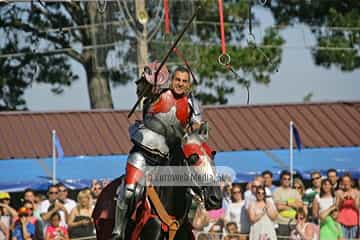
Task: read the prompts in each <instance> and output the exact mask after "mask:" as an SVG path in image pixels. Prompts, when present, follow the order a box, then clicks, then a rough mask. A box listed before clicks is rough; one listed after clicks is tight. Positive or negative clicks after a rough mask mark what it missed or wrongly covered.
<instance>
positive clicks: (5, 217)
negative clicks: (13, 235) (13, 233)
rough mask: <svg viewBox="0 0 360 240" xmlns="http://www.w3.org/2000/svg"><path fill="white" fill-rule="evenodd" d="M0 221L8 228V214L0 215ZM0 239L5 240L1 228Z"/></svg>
mask: <svg viewBox="0 0 360 240" xmlns="http://www.w3.org/2000/svg"><path fill="white" fill-rule="evenodd" d="M0 222H2V223H3V224H4V225H5V227H7V228H8V229H10V224H11V217H10V216H8V215H3V216H0ZM0 240H7V239H6V237H5V234H4V233H3V232H2V231H1V230H0Z"/></svg>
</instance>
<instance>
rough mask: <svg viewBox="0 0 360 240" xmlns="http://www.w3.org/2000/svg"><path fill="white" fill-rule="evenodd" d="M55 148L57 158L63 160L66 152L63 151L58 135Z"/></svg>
mask: <svg viewBox="0 0 360 240" xmlns="http://www.w3.org/2000/svg"><path fill="white" fill-rule="evenodd" d="M55 148H56V153H57V157H58V158H60V159H61V158H63V157H64V150H63V148H62V146H61V143H60V140H59V138H58V136H57V135H56V134H55Z"/></svg>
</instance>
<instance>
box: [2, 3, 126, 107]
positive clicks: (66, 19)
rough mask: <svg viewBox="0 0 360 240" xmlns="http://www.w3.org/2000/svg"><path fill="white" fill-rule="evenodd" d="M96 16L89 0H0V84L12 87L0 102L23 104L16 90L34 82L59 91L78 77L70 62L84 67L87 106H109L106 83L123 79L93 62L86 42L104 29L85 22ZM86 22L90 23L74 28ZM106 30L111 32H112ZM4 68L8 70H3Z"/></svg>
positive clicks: (113, 70)
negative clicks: (12, 0) (64, 0)
mask: <svg viewBox="0 0 360 240" xmlns="http://www.w3.org/2000/svg"><path fill="white" fill-rule="evenodd" d="M100 17H101V15H99V14H98V13H97V5H96V2H94V1H90V2H77V3H75V2H68V3H42V2H36V3H35V2H31V3H9V4H5V3H2V4H1V5H0V26H1V27H0V35H1V39H2V40H3V43H4V44H3V45H1V46H0V47H1V50H0V51H1V54H2V55H4V54H5V55H6V54H9V56H8V57H7V58H2V60H1V62H0V63H1V65H0V67H1V71H2V76H1V77H2V78H1V87H2V88H3V89H6V88H8V89H14V88H16V89H17V91H15V93H11V94H6V93H3V96H2V97H3V102H2V106H1V107H2V108H5V109H15V108H17V106H20V107H21V106H23V105H25V102H24V99H22V98H21V96H22V93H23V92H24V90H25V88H26V87H28V86H30V85H31V84H32V83H34V82H41V83H49V84H52V86H53V88H52V91H53V92H55V93H61V92H62V91H63V86H69V85H71V83H72V82H73V81H75V80H77V79H78V76H77V75H75V74H74V72H73V63H74V62H76V63H77V64H80V66H82V67H83V68H84V70H85V72H86V77H87V84H88V93H89V98H90V105H91V108H112V107H113V103H112V99H111V93H110V86H109V82H110V81H114V82H119V81H127V80H128V78H126V76H124V75H125V74H124V73H120V72H119V71H117V70H116V69H113V68H111V67H110V68H108V69H107V71H104V72H102V71H98V70H97V69H96V68H95V67H94V63H95V61H96V59H95V56H96V54H97V53H96V48H92V47H91V46H92V45H94V38H93V37H92V36H102V35H103V34H104V30H103V29H102V28H95V27H91V26H93V24H95V23H96V22H98V21H99V19H98V18H100ZM86 25H87V26H90V27H87V28H77V27H76V26H86ZM52 29H56V30H52ZM111 34H113V35H115V34H116V31H113V32H112V33H111ZM112 49H113V48H112ZM112 49H111V48H109V49H107V51H110V50H112ZM129 52H131V51H129ZM14 53H15V54H14ZM18 53H20V54H18ZM4 70H5V72H10V73H12V74H8V75H6V74H4V73H3V71H4ZM120 76H122V77H123V78H120ZM16 83H19V84H18V85H16ZM10 95H11V96H10ZM5 99H6V100H5Z"/></svg>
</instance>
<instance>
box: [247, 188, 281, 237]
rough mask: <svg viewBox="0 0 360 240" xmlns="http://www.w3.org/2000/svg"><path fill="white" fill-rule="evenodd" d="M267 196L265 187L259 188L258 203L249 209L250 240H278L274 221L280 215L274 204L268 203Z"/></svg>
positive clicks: (253, 203)
mask: <svg viewBox="0 0 360 240" xmlns="http://www.w3.org/2000/svg"><path fill="white" fill-rule="evenodd" d="M265 194H266V193H265V187H263V186H262V187H257V188H256V201H255V202H252V203H251V204H250V207H249V219H250V222H251V226H250V236H249V239H250V240H258V239H268V240H271V239H273V240H276V239H277V237H276V233H275V227H274V223H273V221H274V220H275V219H276V218H277V216H278V213H277V211H276V209H275V207H274V205H273V204H272V203H267V199H266V198H265Z"/></svg>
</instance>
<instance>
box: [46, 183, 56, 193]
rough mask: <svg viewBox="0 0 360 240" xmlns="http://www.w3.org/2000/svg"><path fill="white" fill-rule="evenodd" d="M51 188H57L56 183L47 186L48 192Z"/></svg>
mask: <svg viewBox="0 0 360 240" xmlns="http://www.w3.org/2000/svg"><path fill="white" fill-rule="evenodd" d="M52 188H58V186H57V184H52V185H50V186H49V187H48V189H47V191H48V192H49V191H50V189H52Z"/></svg>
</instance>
